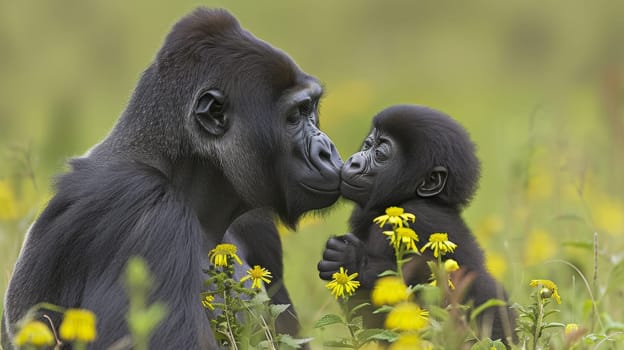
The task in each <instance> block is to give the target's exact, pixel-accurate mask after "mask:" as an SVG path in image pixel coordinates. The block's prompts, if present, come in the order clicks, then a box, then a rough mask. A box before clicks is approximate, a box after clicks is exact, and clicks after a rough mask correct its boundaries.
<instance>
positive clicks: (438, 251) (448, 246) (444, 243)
mask: <svg viewBox="0 0 624 350" xmlns="http://www.w3.org/2000/svg"><path fill="white" fill-rule="evenodd" d="M427 248H430V249H431V250H433V256H434V257H436V258H437V257H438V256H440V255H446V254H447V253H452V252H453V251H455V248H457V244H455V243H453V242H451V241H449V240H448V234H446V233H432V234H431V236H429V242H427V244H425V245H424V246H423V247H422V248H421V249H420V252H421V253H422V252H424V251H425V249H427Z"/></svg>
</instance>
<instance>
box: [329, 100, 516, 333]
mask: <svg viewBox="0 0 624 350" xmlns="http://www.w3.org/2000/svg"><path fill="white" fill-rule="evenodd" d="M382 140H386V141H382ZM384 142H386V144H390V145H391V147H390V148H385V149H384V148H383V147H384V146H382V145H381V144H382V143H384ZM388 149H390V150H389V151H388ZM380 150H381V151H382V153H384V152H385V155H383V156H382V157H377V158H376V157H375V154H376V152H378V151H380ZM386 158H387V159H386ZM436 167H443V168H445V169H446V170H447V171H448V172H447V178H446V179H445V180H446V181H445V183H442V184H441V185H440V192H439V193H437V194H435V195H432V196H425V197H423V196H420V195H418V194H417V191H418V189H419V188H422V187H424V186H425V187H426V184H427V182H426V181H429V180H430V179H431V175H432V174H434V173H435V171H434V169H436ZM342 174H343V186H342V189H343V191H342V192H343V195H344V196H345V197H346V198H348V199H352V200H354V201H355V202H356V203H357V206H356V208H355V209H354V211H353V213H352V215H351V218H350V226H351V229H352V232H353V233H349V234H347V235H345V236H339V237H332V238H330V239H329V240H328V241H327V244H326V249H325V251H324V253H323V260H321V262H320V263H319V265H318V268H319V272H320V277H321V278H322V279H325V280H329V279H331V275H332V274H333V273H334V272H335V271H337V270H338V268H339V267H340V266H343V267H345V268H347V269H348V270H349V273H352V272H358V273H359V276H358V280H359V281H360V282H361V287H360V289H359V292H358V295H357V296H356V298H355V299H354V300H355V302H356V303H358V302H361V301H362V300H368V298H369V293H370V291H371V290H372V288H373V287H374V285H375V282H376V280H377V279H378V278H379V277H378V275H379V274H380V273H381V272H383V271H386V270H389V269H393V270H396V262H395V256H394V250H393V249H392V248H391V247H390V246H389V244H388V241H387V239H386V236H384V235H383V234H382V231H387V230H391V227H390V226H389V225H387V226H386V227H384V228H383V229H382V228H380V227H379V226H378V225H377V224H374V223H373V219H374V218H375V217H377V216H380V215H383V214H384V211H385V208H387V207H389V206H399V207H403V208H404V209H405V212H408V213H413V214H415V216H416V221H415V223H413V224H410V227H411V228H413V229H414V230H415V231H416V233H417V234H418V236H419V238H420V242H419V246H421V247H422V246H423V245H424V244H425V243H426V242H427V241H428V238H429V236H430V235H431V234H432V233H436V232H443V233H448V237H449V240H450V241H452V242H454V243H456V244H457V245H458V248H457V249H456V250H455V252H454V253H452V254H448V255H446V256H445V259H446V258H452V259H455V260H456V261H457V262H458V263H459V265H460V267H461V268H462V269H463V271H464V272H467V273H468V275H469V276H471V277H473V278H474V279H473V281H472V283H471V284H470V286H469V288H468V290H467V291H466V295H465V300H464V301H465V302H468V303H470V302H472V303H473V304H474V305H480V304H482V303H483V302H485V301H487V300H489V299H492V298H498V299H505V300H506V299H507V296H506V294H505V292H504V290H503V289H502V287H501V286H500V285H499V284H498V283H497V282H496V281H495V280H494V278H493V277H492V276H491V275H490V273H489V272H488V271H487V269H486V267H485V260H484V256H483V251H482V249H481V248H480V246H479V244H478V243H477V241H476V239H475V237H474V235H473V234H472V232H471V231H470V229H469V228H468V227H467V226H466V224H465V223H464V221H463V220H462V218H461V211H462V209H463V208H464V207H465V206H466V205H468V203H469V202H470V199H471V198H472V196H473V195H474V192H475V190H476V188H477V183H478V179H479V160H478V159H477V157H476V155H475V147H474V145H473V143H472V142H471V141H470V138H469V135H468V134H467V132H466V131H465V130H464V128H462V127H461V126H460V125H459V124H458V123H457V122H455V121H454V120H453V119H452V118H450V117H449V116H447V115H445V114H443V113H441V112H438V111H435V110H432V109H429V108H426V107H421V106H407V105H405V106H395V107H391V108H388V109H386V110H384V111H382V112H381V113H379V114H378V115H377V116H376V117H375V118H374V120H373V130H372V132H371V134H370V135H369V136H368V138H367V141H366V142H365V145H364V146H363V148H362V151H360V152H358V153H356V154H354V155H353V156H352V157H351V158H350V159H349V160H348V161H347V162H346V163H345V165H344V168H343V172H342ZM433 178H434V179H435V177H433ZM345 182H346V183H347V184H346V185H345V184H344V183H345ZM348 184H351V186H349V185H348ZM354 185H355V187H354ZM432 259H434V257H433V255H432V254H431V252H429V251H426V252H425V253H423V255H422V256H418V255H413V257H412V260H411V261H410V262H409V263H408V264H407V265H406V267H405V268H404V276H405V279H406V283H407V284H409V285H415V284H419V283H428V282H429V278H430V269H429V267H428V266H427V264H426V261H428V260H432ZM368 311H371V310H368ZM366 321H367V324H368V326H370V327H379V326H382V321H383V316H373V317H369V318H368V319H367V320H366ZM479 324H480V328H481V329H482V332H483V333H484V334H485V335H489V336H491V337H492V338H493V339H497V338H502V339H505V338H506V337H513V335H512V330H513V314H512V312H511V311H510V310H509V309H508V308H494V309H489V311H487V312H485V313H484V314H483V315H482V316H481V317H480V318H479Z"/></svg>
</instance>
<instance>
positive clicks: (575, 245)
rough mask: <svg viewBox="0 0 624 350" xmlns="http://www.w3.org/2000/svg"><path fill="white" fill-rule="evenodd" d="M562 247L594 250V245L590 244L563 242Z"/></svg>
mask: <svg viewBox="0 0 624 350" xmlns="http://www.w3.org/2000/svg"><path fill="white" fill-rule="evenodd" d="M562 245H563V246H564V247H570V248H580V249H587V250H589V251H593V250H594V244H593V243H590V242H581V241H566V242H563V243H562Z"/></svg>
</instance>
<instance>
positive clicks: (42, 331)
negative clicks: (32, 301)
mask: <svg viewBox="0 0 624 350" xmlns="http://www.w3.org/2000/svg"><path fill="white" fill-rule="evenodd" d="M38 309H48V310H51V311H54V312H62V313H63V321H62V322H61V325H60V327H59V332H58V337H57V334H56V332H55V331H54V325H53V324H52V322H51V321H50V319H49V318H47V317H44V318H45V319H46V320H47V321H50V322H42V321H40V320H35V319H31V318H30V316H27V318H26V319H25V320H23V321H22V323H23V326H22V327H21V328H20V330H19V331H18V332H17V334H16V335H15V337H14V338H13V343H14V344H15V345H16V346H17V347H18V348H19V349H41V348H47V347H51V346H53V345H57V346H60V344H71V345H72V347H73V348H74V349H86V348H87V344H89V343H91V342H93V341H94V340H95V338H96V337H97V328H96V317H95V314H94V313H93V312H91V311H89V310H86V309H67V310H65V309H63V308H61V307H58V306H55V305H51V304H47V303H42V304H38V305H35V306H34V307H33V308H32V309H31V310H30V311H29V312H28V315H34V313H32V312H31V311H36V310H38Z"/></svg>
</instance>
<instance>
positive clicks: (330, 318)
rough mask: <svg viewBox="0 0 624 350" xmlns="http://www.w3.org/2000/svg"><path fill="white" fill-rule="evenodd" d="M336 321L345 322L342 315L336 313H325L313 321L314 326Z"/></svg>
mask: <svg viewBox="0 0 624 350" xmlns="http://www.w3.org/2000/svg"><path fill="white" fill-rule="evenodd" d="M336 323H340V324H345V322H344V321H343V320H342V317H340V316H338V315H336V314H327V315H325V316H323V317H321V318H320V319H319V320H318V321H316V323H314V328H321V327H326V326H329V325H332V324H336Z"/></svg>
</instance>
